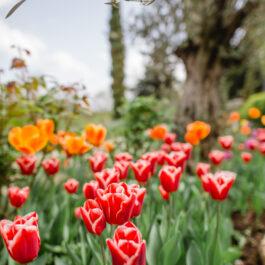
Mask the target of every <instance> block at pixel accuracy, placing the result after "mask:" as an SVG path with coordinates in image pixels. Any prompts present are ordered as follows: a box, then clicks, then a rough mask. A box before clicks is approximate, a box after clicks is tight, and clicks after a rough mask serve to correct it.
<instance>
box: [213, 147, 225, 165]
mask: <svg viewBox="0 0 265 265" xmlns="http://www.w3.org/2000/svg"><path fill="white" fill-rule="evenodd" d="M209 159H210V160H211V161H212V163H213V164H214V165H216V166H218V165H220V164H221V163H222V161H223V160H224V153H223V152H222V151H219V150H212V151H211V152H210V153H209Z"/></svg>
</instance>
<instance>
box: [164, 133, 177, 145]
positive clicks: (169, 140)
mask: <svg viewBox="0 0 265 265" xmlns="http://www.w3.org/2000/svg"><path fill="white" fill-rule="evenodd" d="M176 137H177V135H176V134H175V133H167V134H166V135H165V136H164V142H165V143H166V144H172V143H173V142H174V141H175V140H176Z"/></svg>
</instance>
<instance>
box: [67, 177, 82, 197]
mask: <svg viewBox="0 0 265 265" xmlns="http://www.w3.org/2000/svg"><path fill="white" fill-rule="evenodd" d="M78 186H79V182H78V181H77V180H76V179H68V180H67V181H66V182H65V183H63V187H64V188H65V190H66V191H67V192H68V193H69V194H73V193H76V191H77V189H78Z"/></svg>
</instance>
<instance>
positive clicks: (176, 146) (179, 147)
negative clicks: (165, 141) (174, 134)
mask: <svg viewBox="0 0 265 265" xmlns="http://www.w3.org/2000/svg"><path fill="white" fill-rule="evenodd" d="M171 150H172V151H173V152H181V151H182V152H184V153H185V154H186V159H189V158H190V156H191V150H192V145H191V144H190V143H179V142H175V143H172V144H171Z"/></svg>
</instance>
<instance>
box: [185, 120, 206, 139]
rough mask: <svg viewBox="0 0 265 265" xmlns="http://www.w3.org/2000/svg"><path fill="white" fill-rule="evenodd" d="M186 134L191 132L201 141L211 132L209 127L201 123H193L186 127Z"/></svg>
mask: <svg viewBox="0 0 265 265" xmlns="http://www.w3.org/2000/svg"><path fill="white" fill-rule="evenodd" d="M187 132H192V133H194V134H196V136H197V137H198V138H199V140H203V139H204V138H206V137H207V136H208V135H209V133H210V132H211V126H210V125H209V124H207V123H205V122H203V121H195V122H193V123H190V124H188V125H187Z"/></svg>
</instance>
